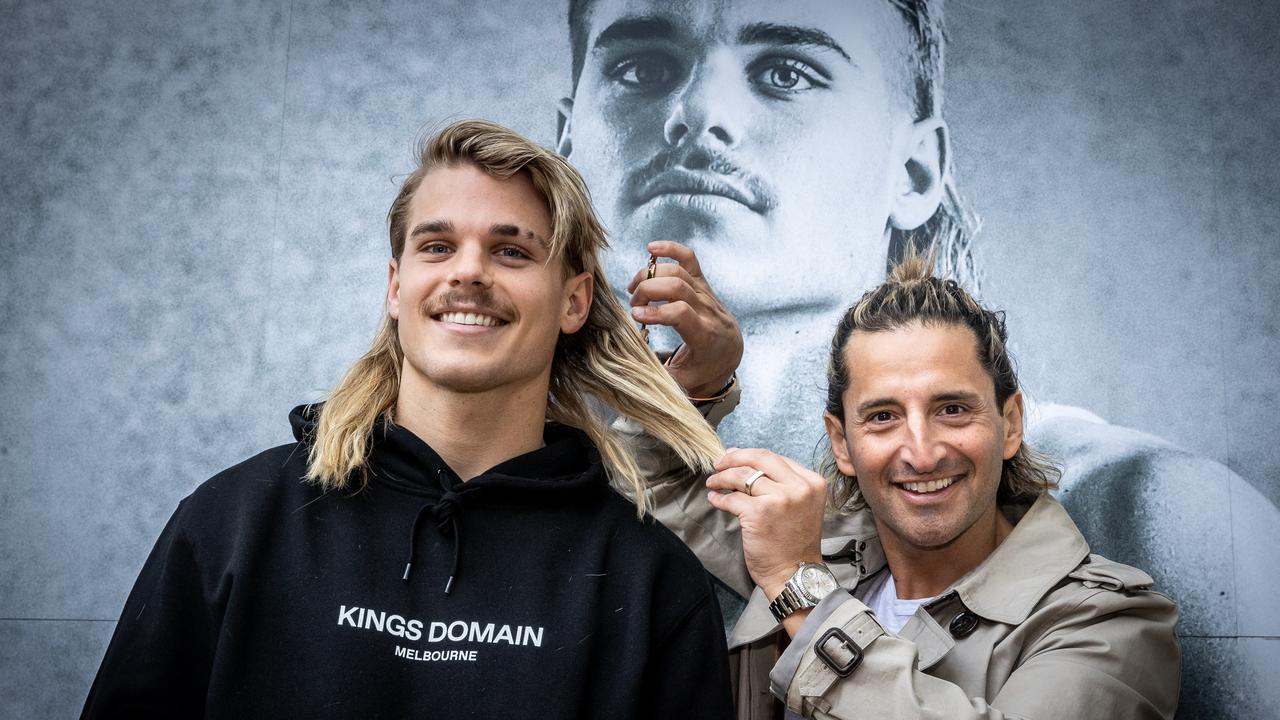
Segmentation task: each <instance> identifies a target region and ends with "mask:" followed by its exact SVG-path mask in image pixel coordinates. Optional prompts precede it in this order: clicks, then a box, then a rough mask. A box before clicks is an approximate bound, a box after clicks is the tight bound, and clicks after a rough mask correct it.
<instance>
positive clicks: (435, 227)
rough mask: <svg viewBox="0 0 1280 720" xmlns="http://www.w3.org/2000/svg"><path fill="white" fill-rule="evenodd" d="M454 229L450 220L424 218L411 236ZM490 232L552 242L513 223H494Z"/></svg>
mask: <svg viewBox="0 0 1280 720" xmlns="http://www.w3.org/2000/svg"><path fill="white" fill-rule="evenodd" d="M453 231H454V227H453V223H452V222H451V221H449V220H423V221H422V222H420V223H418V224H417V225H415V226H414V228H413V232H411V233H409V237H417V236H418V235H431V234H442V235H443V234H448V233H451V232H453ZM489 234H490V235H497V236H499V237H513V238H519V237H523V238H525V239H526V240H533V241H535V242H537V243H540V244H541V245H542V246H543V247H549V246H550V243H549V242H547V240H546V239H545V238H543V237H542V236H541V235H539V234H537V233H535V232H534V231H532V230H521V229H520V226H519V225H513V224H511V223H494V224H493V225H490V226H489Z"/></svg>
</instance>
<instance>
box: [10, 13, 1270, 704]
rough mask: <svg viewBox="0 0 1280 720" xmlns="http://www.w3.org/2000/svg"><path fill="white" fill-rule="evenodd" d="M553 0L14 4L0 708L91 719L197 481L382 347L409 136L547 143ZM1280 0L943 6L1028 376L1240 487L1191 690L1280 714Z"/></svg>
mask: <svg viewBox="0 0 1280 720" xmlns="http://www.w3.org/2000/svg"><path fill="white" fill-rule="evenodd" d="M544 5H545V4H544V3H533V2H530V3H525V4H521V5H517V6H514V7H505V6H500V5H498V4H496V3H491V4H485V5H480V6H476V5H473V4H471V3H455V4H449V3H431V4H429V5H428V4H426V3H422V2H420V1H418V2H402V3H393V4H388V5H385V6H382V7H380V8H378V9H376V10H369V9H365V8H364V7H362V6H361V5H360V4H346V3H333V4H325V3H320V2H306V1H303V0H297V1H295V2H286V1H284V0H280V1H279V2H261V3H254V2H239V3H178V2H174V3H169V4H166V5H164V6H159V5H158V4H154V3H134V2H115V3H87V2H85V3H75V2H26V3H24V2H13V1H11V0H6V1H4V2H0V35H2V36H3V44H2V45H0V167H3V172H2V173H0V227H3V228H4V232H3V235H2V236H0V237H2V238H3V240H2V241H0V242H3V252H0V283H2V285H0V302H2V303H3V305H2V306H0V308H2V309H0V410H2V412H0V716H2V717H6V718H9V717H12V718H20V717H40V718H44V717H62V716H68V715H73V714H74V713H75V712H77V709H78V707H79V705H80V703H81V702H82V701H83V697H84V694H85V692H86V691H87V689H88V685H89V682H90V681H91V679H92V675H93V672H94V671H95V669H96V667H97V663H98V662H99V660H100V659H101V653H102V652H103V650H104V649H105V647H106V643H107V641H108V639H109V637H110V634H111V632H112V629H113V626H114V620H115V618H116V616H117V615H118V613H119V611H120V608H121V606H122V605H123V602H124V597H125V595H126V593H127V592H128V589H129V587H130V585H131V583H132V581H133V579H134V577H135V575H136V573H137V571H138V569H139V568H140V567H141V564H142V562H143V560H144V558H145V556H146V553H147V552H148V550H149V549H150V546H151V544H152V542H153V541H154V539H155V537H156V535H157V534H158V533H159V530H160V528H161V527H162V526H163V524H164V521H165V520H166V519H167V517H168V515H169V513H170V512H171V511H172V510H173V508H174V506H175V504H176V503H177V501H178V500H179V499H180V498H181V497H183V496H184V495H186V494H187V493H188V492H190V490H191V489H192V488H193V487H194V486H195V485H196V484H198V483H199V482H200V481H202V480H203V479H204V478H206V477H208V476H209V475H211V474H212V473H214V472H216V471H218V470H220V469H222V468H223V467H226V466H228V465H230V464H232V463H233V462H236V461H238V460H240V459H242V458H244V457H246V456H247V455H249V454H250V453H252V452H255V451H257V450H259V449H262V448H263V447H266V446H269V445H273V444H277V443H280V442H284V441H287V440H288V439H289V433H288V426H287V423H286V418H285V414H286V412H287V410H288V408H289V407H291V406H292V405H293V404H296V403H298V402H301V401H306V400H311V399H316V398H319V397H322V395H323V392H324V389H325V388H326V387H328V386H330V385H331V384H332V383H334V382H335V381H336V379H337V377H338V375H339V373H340V372H341V371H342V369H343V368H344V367H345V366H346V365H347V364H348V363H349V362H350V361H351V360H352V359H354V357H355V356H356V355H357V354H358V353H359V352H361V351H362V350H363V349H364V347H365V345H366V343H367V342H368V340H369V339H370V338H371V337H372V333H373V330H374V327H375V321H376V319H377V317H378V312H379V310H380V307H381V298H382V296H383V287H382V284H383V283H384V282H385V263H386V250H385V247H386V246H385V242H386V241H385V230H384V219H383V218H384V216H385V212H386V208H387V206H388V205H389V203H390V200H391V198H392V196H393V194H394V192H395V189H396V177H395V176H396V175H397V174H398V173H403V172H404V171H406V170H407V169H408V168H409V167H410V162H411V154H410V147H411V141H412V140H413V138H414V137H415V136H416V134H417V133H418V132H419V131H420V129H421V128H422V127H423V126H424V125H425V124H432V123H437V122H439V121H441V120H443V119H450V118H458V117H465V116H485V117H491V118H493V119H496V120H499V121H503V122H505V123H507V124H510V125H512V126H513V127H515V128H516V129H518V130H520V131H522V132H524V133H526V134H528V135H530V136H531V137H533V138H535V139H538V140H540V141H543V142H546V143H551V142H552V141H553V139H554V132H555V123H554V106H553V102H554V100H555V99H556V98H558V97H560V96H561V95H563V94H565V93H566V91H567V90H568V87H567V85H568V78H567V76H568V49H567V41H566V38H565V31H564V18H563V9H562V8H559V7H556V8H553V9H547V8H546V7H544ZM1278 15H1280V13H1278V12H1277V10H1276V9H1274V8H1273V7H1272V6H1270V5H1269V4H1268V3H1264V2H1237V3H1231V4H1229V5H1224V6H1223V8H1222V9H1219V8H1217V7H1215V5H1214V4H1213V3H1209V2H1202V1H1199V2H1198V1H1195V0H1180V1H1179V2H1173V3H1166V4H1163V6H1162V7H1160V8H1153V7H1150V6H1149V5H1148V4H1146V3H1128V4H1124V3H1112V2H1105V1H1103V0H1097V1H1093V2H1081V3H1060V2H1052V1H1050V0H1043V1H1040V2H1031V3H1029V2H1012V1H1010V2H987V1H983V2H978V1H976V0H975V1H972V2H966V3H963V4H961V3H959V2H954V1H953V2H952V3H951V5H950V7H949V12H948V16H949V20H950V23H951V38H952V44H951V46H950V67H949V74H948V78H947V85H948V94H947V102H948V109H947V115H948V118H949V120H950V124H951V127H952V130H953V134H954V139H955V143H956V147H957V152H958V170H959V174H960V177H961V183H962V187H963V189H964V191H965V193H966V194H967V195H968V196H970V198H972V199H973V200H974V202H975V205H976V206H977V208H978V210H979V211H980V213H981V214H982V216H983V217H984V220H985V224H984V230H983V232H982V234H981V236H980V240H979V246H978V250H977V253H978V256H979V260H980V262H981V264H982V266H983V268H984V271H985V275H986V282H987V297H988V298H989V299H990V300H991V301H993V302H994V303H995V304H997V305H999V306H1002V307H1005V308H1007V309H1008V311H1009V320H1010V326H1011V328H1012V330H1013V332H1014V334H1015V336H1016V338H1017V344H1016V347H1015V349H1016V350H1017V351H1018V354H1019V358H1020V361H1021V366H1022V368H1023V374H1024V380H1025V381H1026V383H1027V384H1028V386H1029V388H1030V389H1031V391H1032V392H1033V393H1034V394H1035V395H1036V396H1037V397H1038V398H1040V399H1041V400H1048V401H1054V402H1061V403H1066V404H1069V405H1073V406H1080V407H1084V408H1088V409H1089V410H1091V411H1093V412H1095V413H1098V414H1099V415H1102V416H1103V417H1105V418H1106V419H1107V420H1109V421H1111V422H1114V423H1118V424H1119V425H1123V426H1128V427H1131V428H1136V429H1138V430H1141V431H1145V432H1147V433H1153V434H1155V435H1158V436H1160V437H1162V438H1164V439H1166V440H1168V441H1169V442H1171V443H1173V444H1174V445H1177V446H1180V447H1183V448H1186V449H1187V450H1188V451H1190V453H1192V454H1195V455H1199V456H1204V457H1207V458H1211V459H1214V460H1217V461H1219V462H1221V463H1224V464H1225V465H1226V466H1227V467H1229V468H1230V469H1231V470H1233V471H1234V472H1235V473H1237V474H1238V475H1239V476H1240V477H1242V478H1243V483H1247V484H1243V485H1242V486H1236V485H1233V484H1231V481H1230V480H1229V479H1224V478H1216V479H1215V478H1205V489H1204V498H1205V505H1206V506H1208V507H1210V508H1211V511H1210V512H1209V515H1210V516H1212V517H1213V518H1215V519H1216V520H1215V522H1217V524H1207V525H1203V527H1204V530H1203V531H1201V530H1200V528H1201V527H1202V524H1203V523H1206V522H1207V521H1205V520H1203V518H1189V519H1187V522H1190V523H1193V525H1192V527H1193V529H1194V530H1196V532H1195V533H1194V535H1195V537H1196V539H1197V541H1198V545H1197V548H1196V549H1195V550H1196V552H1194V553H1192V554H1191V555H1190V557H1193V558H1195V559H1196V561H1195V562H1192V563H1188V564H1186V565H1185V566H1180V567H1177V568H1176V572H1179V573H1182V574H1185V575H1189V576H1200V575H1208V574H1213V573H1220V574H1221V576H1222V577H1221V579H1220V580H1221V583H1223V587H1224V589H1223V590H1222V591H1221V592H1222V597H1223V598H1224V599H1222V600H1220V601H1217V600H1215V598H1214V597H1212V596H1205V597H1198V598H1196V599H1195V603H1196V604H1195V606H1194V607H1192V608H1190V609H1191V611H1192V612H1191V615H1192V618H1191V619H1192V620H1193V621H1194V622H1193V623H1192V624H1191V627H1190V631H1188V626H1187V625H1186V624H1184V627H1183V632H1184V636H1185V637H1184V641H1183V642H1184V648H1186V650H1187V652H1188V654H1189V655H1194V656H1196V657H1199V658H1201V659H1203V660H1205V661H1206V662H1203V663H1202V664H1201V665H1199V666H1198V667H1204V668H1211V670H1207V671H1205V672H1204V673H1203V674H1201V675H1198V676H1196V677H1190V678H1187V679H1186V683H1187V684H1186V689H1185V690H1184V713H1183V715H1184V716H1186V717H1200V716H1223V717H1267V716H1276V715H1277V714H1280V690H1278V689H1277V688H1276V687H1275V686H1274V684H1273V683H1270V684H1268V682H1267V681H1266V678H1267V677H1270V676H1271V675H1272V674H1273V673H1274V668H1275V667H1276V666H1277V664H1280V639H1277V635H1280V632H1277V630H1276V629H1275V628H1276V624H1277V621H1276V620H1275V619H1274V616H1275V615H1276V613H1277V611H1278V610H1280V603H1277V602H1276V601H1275V600H1274V595H1273V594H1270V590H1269V588H1270V586H1256V585H1254V586H1249V585H1244V586H1242V585H1240V584H1239V583H1238V581H1237V578H1236V575H1237V574H1241V573H1236V572H1234V570H1233V569H1234V568H1235V567H1236V565H1235V564H1233V563H1237V562H1245V561H1244V560H1240V559H1239V558H1238V557H1237V554H1239V555H1240V557H1244V556H1245V555H1248V553H1253V555H1250V556H1249V557H1250V558H1253V559H1254V560H1256V559H1257V557H1258V556H1259V553H1261V552H1262V551H1263V550H1265V548H1262V549H1259V548H1257V547H1256V545H1257V544H1258V543H1257V538H1258V537H1263V538H1266V537H1274V536H1275V534H1276V533H1275V530H1274V528H1270V527H1260V525H1262V524H1265V523H1266V522H1267V517H1268V516H1267V515H1266V514H1265V512H1261V511H1257V512H1255V511H1256V510H1257V508H1263V509H1264V510H1265V508H1267V507H1271V508H1272V510H1274V504H1275V503H1277V502H1280V450H1277V449H1276V441H1275V438H1276V437H1277V436H1278V435H1280V416H1277V414H1276V412H1275V408H1276V406H1277V399H1278V398H1277V396H1278V395H1280V377H1278V374H1277V372H1276V370H1275V360H1274V358H1275V357H1276V355H1277V351H1278V350H1280V328H1278V327H1277V314H1276V308H1277V306H1278V303H1277V300H1280V245H1278V243H1277V237H1278V236H1277V221H1278V220H1280V203H1277V199H1278V194H1277V185H1278V183H1277V181H1276V179H1275V176H1274V167H1275V165H1276V161H1277V157H1278V153H1277V150H1276V148H1277V145H1278V142H1280V122H1278V121H1277V120H1276V119H1275V118H1274V109H1275V108H1276V107H1280V80H1277V79H1276V74H1275V68H1276V67H1277V66H1280V49H1278V48H1277V45H1276V41H1275V38H1276V37H1278V36H1280V16H1278ZM1233 488H1235V489H1234V490H1233ZM1250 493H1252V494H1250ZM1268 501H1269V502H1268ZM1133 502H1135V503H1136V505H1135V507H1134V508H1133V512H1135V513H1141V512H1143V508H1144V507H1147V505H1145V504H1146V503H1153V504H1155V505H1158V503H1159V502H1160V498H1158V497H1151V496H1150V495H1139V496H1137V497H1136V498H1135V499H1133ZM1155 505H1152V506H1155ZM1197 523H1198V524H1197ZM1221 528H1225V531H1223V530H1221ZM1091 539H1093V538H1091ZM1105 540H1106V539H1105V538H1104V539H1101V541H1102V542H1104V543H1105ZM1215 577H1216V576H1215ZM1215 587H1216V586H1215ZM1258 587H1262V588H1263V590H1261V591H1259V590H1258V589H1257V588H1258ZM1184 602H1186V601H1184ZM1241 678H1244V679H1245V681H1244V682H1241ZM1220 686H1230V687H1232V688H1241V689H1234V690H1232V691H1231V692H1233V693H1237V696H1236V697H1235V698H1234V700H1233V702H1232V703H1231V704H1230V705H1221V704H1219V701H1217V700H1211V699H1210V698H1213V697H1216V696H1214V695H1213V693H1214V692H1215V688H1218V687H1220ZM1215 705H1216V707H1214V706H1215Z"/></svg>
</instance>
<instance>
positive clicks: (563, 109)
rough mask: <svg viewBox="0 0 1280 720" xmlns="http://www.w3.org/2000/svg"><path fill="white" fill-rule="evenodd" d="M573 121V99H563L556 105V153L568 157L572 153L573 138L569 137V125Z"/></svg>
mask: <svg viewBox="0 0 1280 720" xmlns="http://www.w3.org/2000/svg"><path fill="white" fill-rule="evenodd" d="M572 120H573V98H570V97H563V98H560V102H558V103H556V152H558V153H560V154H561V155H563V156H564V157H569V153H571V152H573V138H571V137H570V136H569V125H570V124H571V121H572Z"/></svg>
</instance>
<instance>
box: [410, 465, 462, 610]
mask: <svg viewBox="0 0 1280 720" xmlns="http://www.w3.org/2000/svg"><path fill="white" fill-rule="evenodd" d="M458 500H459V497H458V494H457V493H455V492H454V491H452V490H449V491H448V492H446V493H445V494H444V495H442V496H441V497H440V498H439V499H437V500H432V501H429V502H427V503H424V504H423V506H422V507H420V508H418V514H417V515H415V516H414V518H413V527H412V528H411V529H410V530H409V559H408V561H406V562H405V564H404V575H403V576H402V577H401V578H400V579H401V580H404V581H405V582H408V581H409V572H410V571H411V570H412V568H413V558H414V554H415V552H416V551H417V547H418V525H419V523H421V522H422V517H423V516H424V515H426V514H427V511H428V510H430V511H431V517H432V519H434V520H435V521H436V529H438V530H439V531H440V533H441V534H443V535H444V536H445V537H447V538H452V540H453V569H451V570H450V571H449V580H448V582H446V583H445V584H444V594H445V595H448V594H449V591H450V590H452V589H453V579H454V578H455V577H457V575H458V568H459V558H460V556H461V550H462V526H461V525H460V524H459V522H458V515H457V509H458Z"/></svg>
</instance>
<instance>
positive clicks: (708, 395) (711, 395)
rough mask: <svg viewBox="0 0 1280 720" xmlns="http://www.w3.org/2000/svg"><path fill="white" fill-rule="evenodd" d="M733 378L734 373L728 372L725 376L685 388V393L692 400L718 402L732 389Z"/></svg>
mask: <svg viewBox="0 0 1280 720" xmlns="http://www.w3.org/2000/svg"><path fill="white" fill-rule="evenodd" d="M734 379H735V378H734V374H733V373H729V374H728V375H727V376H725V377H723V378H717V379H715V380H713V381H712V382H708V383H703V384H701V385H695V386H693V387H688V388H685V394H686V395H688V396H689V399H690V400H691V401H693V402H719V401H721V400H723V399H724V398H725V396H727V395H728V394H729V391H730V390H732V389H733V383H734Z"/></svg>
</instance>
